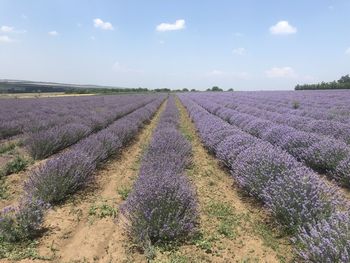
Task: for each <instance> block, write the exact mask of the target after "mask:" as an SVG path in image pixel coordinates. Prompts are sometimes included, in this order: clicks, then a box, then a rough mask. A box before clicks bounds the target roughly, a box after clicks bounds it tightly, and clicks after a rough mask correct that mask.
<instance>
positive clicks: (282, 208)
mask: <svg viewBox="0 0 350 263" xmlns="http://www.w3.org/2000/svg"><path fill="white" fill-rule="evenodd" d="M263 199H264V202H265V205H266V206H267V208H268V209H269V210H270V211H271V213H272V215H273V216H274V217H275V218H276V219H277V221H278V222H279V223H280V224H281V225H282V226H283V227H284V228H285V229H286V231H288V232H290V233H293V234H295V233H296V232H297V231H298V229H299V227H300V226H305V225H307V224H310V223H312V222H314V221H316V222H318V221H320V220H322V219H325V218H328V217H329V216H331V215H332V214H333V213H334V212H335V210H336V208H337V207H339V206H340V205H341V204H340V201H339V200H340V198H339V196H338V195H337V189H335V188H330V187H327V186H326V185H325V184H324V183H323V182H322V181H320V180H319V178H318V177H317V176H316V175H315V174H312V173H311V172H310V171H309V173H307V171H305V170H304V169H300V170H299V171H297V173H295V174H294V175H293V176H283V177H278V178H276V180H274V181H271V182H270V183H269V184H268V185H267V186H266V187H265V189H264V190H263Z"/></svg>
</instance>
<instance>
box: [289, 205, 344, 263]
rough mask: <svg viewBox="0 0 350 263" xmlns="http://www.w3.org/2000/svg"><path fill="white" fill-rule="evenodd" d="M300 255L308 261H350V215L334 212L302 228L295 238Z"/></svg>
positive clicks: (329, 262)
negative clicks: (328, 216)
mask: <svg viewBox="0 0 350 263" xmlns="http://www.w3.org/2000/svg"><path fill="white" fill-rule="evenodd" d="M294 241H295V243H296V245H297V246H298V250H297V251H298V254H299V256H300V257H301V258H302V259H303V260H304V261H306V262H320V263H333V262H339V263H346V262H350V216H349V213H348V212H337V213H334V214H333V215H332V216H331V217H330V218H327V219H323V220H320V221H318V222H315V223H313V224H308V225H307V226H305V227H303V228H301V229H300V232H299V233H298V235H297V236H296V238H295V239H294Z"/></svg>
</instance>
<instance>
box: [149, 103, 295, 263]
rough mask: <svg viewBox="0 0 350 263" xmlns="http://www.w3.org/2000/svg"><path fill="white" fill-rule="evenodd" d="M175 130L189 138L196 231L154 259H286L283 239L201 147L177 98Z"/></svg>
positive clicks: (287, 248) (288, 253) (288, 252)
mask: <svg viewBox="0 0 350 263" xmlns="http://www.w3.org/2000/svg"><path fill="white" fill-rule="evenodd" d="M177 103H178V107H179V109H180V113H181V129H182V131H183V133H184V134H185V136H186V137H187V138H188V139H189V140H190V141H191V143H192V151H193V165H192V167H191V169H189V170H188V171H187V174H188V176H189V177H190V178H191V180H192V182H193V184H194V185H195V187H196V188H197V193H198V198H199V203H200V224H201V230H200V231H201V234H200V235H199V236H198V237H197V238H195V239H194V240H193V241H191V242H190V244H188V245H184V246H181V247H180V248H178V249H174V250H172V251H167V252H160V253H158V256H157V258H156V262H285V261H289V260H290V259H291V258H292V255H291V247H290V244H289V242H288V239H287V238H278V237H277V236H278V234H279V233H277V232H274V231H273V230H272V228H273V227H271V225H270V226H269V223H268V222H269V221H268V217H267V215H266V214H265V213H264V211H263V210H261V209H260V208H259V206H257V205H254V203H252V201H251V200H250V199H249V198H246V197H243V196H242V195H241V194H239V189H238V188H237V187H236V186H232V184H233V180H232V178H231V177H230V175H229V173H228V172H227V171H226V170H225V169H224V168H223V167H221V166H220V164H219V162H218V161H217V160H216V159H215V158H214V157H213V156H212V155H210V154H208V152H207V151H206V150H205V148H204V147H203V145H202V143H201V142H200V139H199V137H198V136H197V134H196V131H195V127H194V125H193V124H192V122H191V120H190V119H189V117H188V114H187V112H186V110H185V108H184V107H183V106H182V105H181V103H180V102H179V101H177Z"/></svg>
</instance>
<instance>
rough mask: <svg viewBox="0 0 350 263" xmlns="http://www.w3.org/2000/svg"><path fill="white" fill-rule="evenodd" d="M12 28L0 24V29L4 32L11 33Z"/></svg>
mask: <svg viewBox="0 0 350 263" xmlns="http://www.w3.org/2000/svg"><path fill="white" fill-rule="evenodd" d="M13 30H14V28H13V27H11V26H1V27H0V31H1V32H4V33H11V32H13Z"/></svg>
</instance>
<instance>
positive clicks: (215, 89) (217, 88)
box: [211, 86, 223, 91]
mask: <svg viewBox="0 0 350 263" xmlns="http://www.w3.org/2000/svg"><path fill="white" fill-rule="evenodd" d="M211 91H223V89H220V88H219V87H218V86H214V87H212V88H211Z"/></svg>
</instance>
